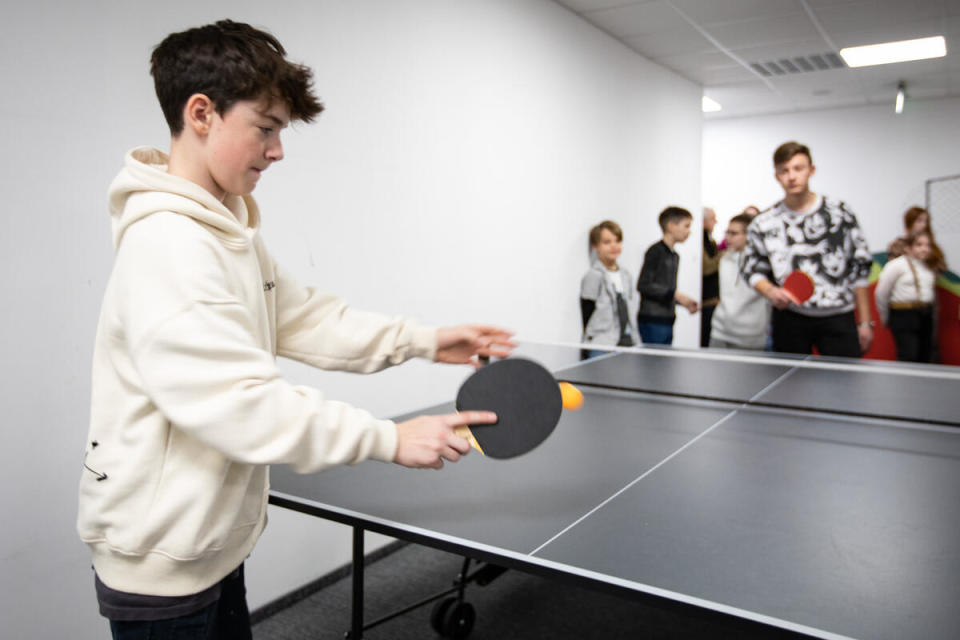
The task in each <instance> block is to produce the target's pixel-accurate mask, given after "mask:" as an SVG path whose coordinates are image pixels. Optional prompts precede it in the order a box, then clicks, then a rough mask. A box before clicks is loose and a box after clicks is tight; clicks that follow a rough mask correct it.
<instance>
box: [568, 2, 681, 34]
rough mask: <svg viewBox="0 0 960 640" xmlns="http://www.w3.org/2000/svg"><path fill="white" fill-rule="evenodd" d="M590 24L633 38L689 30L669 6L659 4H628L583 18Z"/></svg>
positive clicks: (592, 13) (593, 12)
mask: <svg viewBox="0 0 960 640" xmlns="http://www.w3.org/2000/svg"><path fill="white" fill-rule="evenodd" d="M584 17H585V18H586V19H587V20H589V21H590V22H591V23H593V24H595V25H596V26H598V27H600V28H601V29H603V30H605V31H606V32H607V33H611V34H614V35H616V36H618V37H621V38H622V37H627V38H629V37H633V36H638V35H644V34H648V33H657V32H662V31H679V30H683V29H689V28H690V26H689V23H687V22H686V21H685V20H684V19H683V18H681V17H680V14H678V13H677V12H676V11H674V10H673V9H672V8H670V6H669V5H666V4H663V3H660V2H645V3H643V4H629V5H626V6H619V7H615V8H612V9H606V10H603V11H592V12H590V13H588V14H586V15H585V16H584Z"/></svg>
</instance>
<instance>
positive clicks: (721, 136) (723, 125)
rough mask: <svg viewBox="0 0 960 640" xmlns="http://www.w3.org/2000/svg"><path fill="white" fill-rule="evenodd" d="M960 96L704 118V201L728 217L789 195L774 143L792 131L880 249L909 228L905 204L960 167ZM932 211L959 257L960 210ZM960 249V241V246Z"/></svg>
mask: <svg viewBox="0 0 960 640" xmlns="http://www.w3.org/2000/svg"><path fill="white" fill-rule="evenodd" d="M958 116H960V99H957V98H953V99H940V100H923V101H913V102H910V101H908V103H907V105H906V108H905V109H904V112H903V113H902V114H900V115H899V116H898V115H896V114H895V113H894V112H893V105H892V102H891V104H890V105H880V106H865V107H852V108H845V109H830V110H823V111H810V112H805V113H788V114H782V115H772V116H760V117H750V118H731V119H724V120H712V121H708V122H705V123H704V127H703V165H702V170H703V200H704V202H705V203H706V204H707V205H709V206H713V207H714V208H716V210H717V215H718V218H719V219H720V221H721V223H720V225H719V226H718V229H717V232H716V233H715V234H714V235H715V237H717V238H718V239H719V238H720V237H722V235H721V234H722V233H723V230H724V229H725V228H726V221H727V220H729V218H731V217H732V216H734V215H736V214H737V213H739V212H740V211H741V210H742V209H743V207H745V206H746V205H748V204H757V205H759V206H760V207H761V208H765V207H767V206H769V205H771V204H773V203H774V202H776V201H777V200H779V199H781V198H782V197H783V191H782V190H781V189H780V185H779V184H777V182H776V181H775V180H774V178H773V165H772V156H773V150H774V149H776V148H777V146H778V145H780V144H781V143H783V142H786V141H787V140H798V141H800V142H803V143H805V144H807V145H808V146H809V147H810V150H811V152H812V153H813V162H814V164H815V165H816V167H817V173H816V175H815V176H814V177H813V179H812V180H811V186H812V188H813V190H814V191H816V192H817V193H824V194H828V195H830V196H832V197H836V198H840V199H842V200H844V201H845V202H846V203H847V204H848V205H850V207H851V208H852V209H853V211H854V212H855V213H856V214H857V218H858V220H859V221H860V226H861V227H863V230H864V232H865V234H866V236H867V241H868V242H869V244H870V249H871V251H873V252H878V251H885V250H886V247H887V244H888V243H889V242H890V241H891V240H892V239H893V238H895V237H896V236H898V235H900V234H901V233H902V229H903V213H904V211H906V209H907V208H908V207H910V206H912V205H915V204H916V205H920V206H923V204H924V181H926V180H927V179H929V178H935V177H939V176H945V175H955V174H960V155H958V153H957V149H958V148H960V126H958ZM958 215H960V212H957V211H954V212H953V216H948V215H947V213H946V212H943V215H941V216H938V214H937V212H936V211H934V212H933V215H932V219H933V229H934V232H935V233H936V234H937V239H938V242H940V243H941V245H942V246H944V250H945V251H947V258H948V262H950V263H951V265H953V266H954V270H956V266H955V263H956V261H957V260H958V259H960V252H958V251H957V250H956V249H955V250H954V251H953V252H952V254H953V256H952V257H953V259H952V260H951V252H950V251H949V250H948V249H947V247H946V245H944V242H946V241H948V240H949V237H950V235H951V234H955V233H956V232H958V231H960V222H958V221H957V217H958ZM956 246H958V248H960V245H956Z"/></svg>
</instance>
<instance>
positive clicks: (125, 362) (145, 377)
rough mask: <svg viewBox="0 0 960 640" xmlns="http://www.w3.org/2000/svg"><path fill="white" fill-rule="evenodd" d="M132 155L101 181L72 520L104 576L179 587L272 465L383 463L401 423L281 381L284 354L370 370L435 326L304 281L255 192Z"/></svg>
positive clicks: (246, 532) (225, 543)
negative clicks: (110, 242) (184, 175)
mask: <svg viewBox="0 0 960 640" xmlns="http://www.w3.org/2000/svg"><path fill="white" fill-rule="evenodd" d="M166 163H167V158H166V156H165V155H164V154H163V153H161V152H159V151H157V150H154V149H150V148H146V147H142V148H138V149H134V150H133V151H131V152H130V153H129V154H127V156H126V159H125V166H124V168H123V170H122V171H121V172H120V174H119V175H118V176H117V177H116V179H115V180H114V182H113V184H112V185H111V187H110V214H111V216H112V219H113V239H114V245H115V247H116V258H115V262H114V267H113V272H112V274H111V276H110V280H109V282H108V284H107V289H106V293H105V294H104V300H103V307H102V309H101V315H100V321H99V325H98V327H97V337H96V345H95V348H94V357H93V377H92V399H91V410H90V432H89V437H88V440H87V443H86V444H87V452H86V456H85V458H84V470H83V475H82V477H81V481H80V500H79V515H78V523H77V528H78V531H79V533H80V537H81V538H82V539H83V540H84V541H85V542H86V543H87V544H89V545H90V547H91V549H92V550H93V564H94V568H95V569H96V571H97V574H98V575H99V576H100V579H101V580H102V581H103V582H104V583H105V584H106V585H107V586H109V587H112V588H113V589H118V590H120V591H126V592H132V593H142V594H152V595H166V596H170V595H186V594H190V593H195V592H198V591H201V590H203V589H205V588H207V587H209V586H211V585H212V584H214V583H215V582H217V581H219V580H220V579H221V578H223V577H224V576H225V575H226V574H227V573H229V572H230V571H231V570H233V569H234V568H235V567H236V566H237V565H239V564H240V563H241V562H242V561H243V560H244V559H245V558H246V557H247V555H248V554H249V553H250V551H251V550H252V549H253V546H254V543H255V542H256V540H257V538H258V536H259V534H260V532H261V531H262V530H263V527H264V525H265V523H266V505H267V491H268V484H269V483H268V470H269V467H268V466H267V465H269V464H272V463H285V464H290V465H292V466H293V468H294V469H296V470H297V471H300V472H310V471H317V470H320V469H323V468H325V467H329V466H331V465H337V464H352V463H356V462H359V461H361V460H364V459H366V458H374V459H379V460H384V461H389V460H392V458H393V456H394V454H395V451H396V447H397V433H396V426H395V425H394V423H392V422H390V421H388V420H378V419H375V418H374V417H373V416H371V415H370V414H369V413H367V412H365V411H361V410H359V409H355V408H353V407H350V406H348V405H346V404H343V403H341V402H335V401H333V400H327V399H326V398H324V397H323V395H322V394H321V393H320V392H319V391H317V390H315V389H311V388H307V387H302V386H294V385H292V384H290V383H288V382H287V381H285V380H284V379H283V378H282V377H281V375H280V373H279V371H278V370H277V366H276V363H275V357H276V356H277V355H280V356H284V357H288V358H294V359H296V360H300V361H302V362H306V363H308V364H311V365H314V366H317V367H322V368H325V369H343V370H349V371H357V372H372V371H376V370H379V369H382V368H384V367H386V366H388V365H391V364H398V363H400V362H402V361H404V360H406V359H408V358H411V357H414V356H420V357H425V358H431V359H432V358H433V357H434V355H435V349H436V330H435V329H433V328H428V327H420V326H417V325H416V324H415V323H413V322H411V321H407V320H404V319H401V318H388V317H385V316H380V315H375V314H370V313H365V312H360V311H354V310H352V309H350V308H349V307H348V306H347V305H346V304H345V303H344V302H343V301H342V300H341V299H339V298H336V297H334V296H331V295H326V294H323V293H319V292H317V291H314V290H312V289H307V288H304V287H301V286H300V285H299V284H297V283H296V282H295V281H294V280H293V279H292V278H290V276H289V275H288V274H286V273H284V272H283V270H282V269H280V268H279V267H278V266H277V264H276V262H275V261H274V260H273V259H272V258H271V257H270V255H269V254H268V253H267V251H266V249H265V248H264V245H263V242H262V241H261V239H260V235H259V233H258V229H259V222H260V221H259V214H258V211H257V207H256V204H255V203H254V201H253V199H252V198H250V197H244V198H241V197H235V196H228V197H227V198H226V199H225V201H224V202H222V203H221V202H220V201H219V200H217V199H216V198H214V197H213V196H212V195H211V194H210V193H208V192H207V191H205V190H204V189H202V188H201V187H199V186H198V185H195V184H193V183H191V182H189V181H186V180H183V179H181V178H177V177H175V176H172V175H169V174H167V173H166Z"/></svg>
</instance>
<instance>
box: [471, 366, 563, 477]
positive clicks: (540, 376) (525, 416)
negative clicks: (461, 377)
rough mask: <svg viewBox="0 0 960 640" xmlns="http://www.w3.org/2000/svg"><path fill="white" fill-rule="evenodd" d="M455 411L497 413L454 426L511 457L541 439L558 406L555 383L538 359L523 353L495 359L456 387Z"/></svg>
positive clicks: (486, 450)
mask: <svg viewBox="0 0 960 640" xmlns="http://www.w3.org/2000/svg"><path fill="white" fill-rule="evenodd" d="M456 408H457V411H468V410H481V411H493V412H494V413H496V414H497V422H496V423H494V424H478V425H470V426H469V427H457V428H456V432H457V434H458V435H460V436H462V437H464V438H466V439H467V440H470V443H471V444H472V445H474V446H475V447H476V448H477V449H478V450H479V451H480V452H481V453H483V454H484V455H486V456H489V457H491V458H500V459H505V458H514V457H516V456H519V455H521V454H524V453H527V452H528V451H530V450H531V449H533V448H534V447H536V446H537V445H539V444H540V443H541V442H543V441H544V440H546V439H547V436H549V435H550V434H551V433H553V430H554V428H555V427H556V426H557V422H559V421H560V413H561V411H562V410H563V405H562V398H561V394H560V386H559V385H558V384H557V381H556V380H555V379H554V377H553V375H552V374H551V373H550V372H549V371H547V370H546V369H545V368H543V367H542V366H541V365H539V364H537V363H536V362H533V361H532V360H526V359H524V358H507V359H505V360H498V361H496V362H494V363H492V364H489V365H487V366H485V367H483V368H482V369H478V370H477V371H476V372H474V373H473V374H472V375H471V376H470V377H469V378H467V379H466V381H465V382H464V383H463V385H461V387H460V391H459V392H458V393H457V402H456Z"/></svg>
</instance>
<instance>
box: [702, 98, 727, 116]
mask: <svg viewBox="0 0 960 640" xmlns="http://www.w3.org/2000/svg"><path fill="white" fill-rule="evenodd" d="M700 108H701V109H702V110H703V112H704V113H711V112H713V111H720V110H721V109H723V107H722V106H721V105H720V103H719V102H717V101H716V100H714V99H713V98H708V97H707V96H703V99H702V100H701V101H700Z"/></svg>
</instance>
